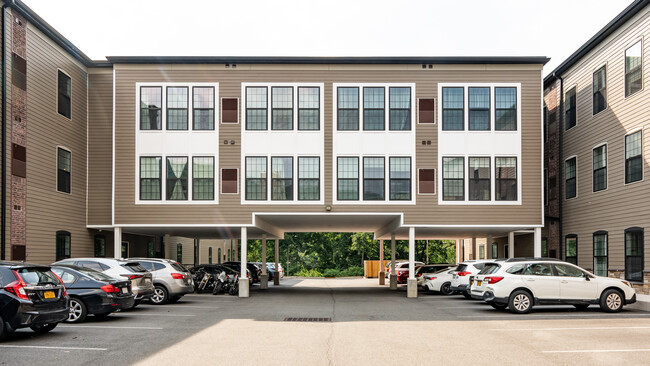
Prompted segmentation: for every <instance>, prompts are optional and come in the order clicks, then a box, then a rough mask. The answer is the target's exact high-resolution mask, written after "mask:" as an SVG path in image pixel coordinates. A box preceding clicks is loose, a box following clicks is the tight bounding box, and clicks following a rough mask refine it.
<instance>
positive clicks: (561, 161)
mask: <svg viewBox="0 0 650 366" xmlns="http://www.w3.org/2000/svg"><path fill="white" fill-rule="evenodd" d="M553 76H554V77H556V78H557V79H558V80H560V107H559V108H560V123H559V124H558V127H559V129H560V133H559V134H558V135H559V141H558V145H559V146H558V148H559V150H560V153H559V159H558V160H559V161H558V164H559V166H558V173H559V174H558V178H559V179H560V181H559V182H558V183H559V184H558V187H562V177H563V176H564V146H563V145H562V136H563V135H564V127H565V126H564V123H565V121H564V119H565V115H564V80H562V77H561V76H559V75H557V74H555V73H553ZM563 197H564V192H563V191H562V190H561V189H558V217H559V218H558V221H559V223H558V225H560V228H559V230H558V231H559V233H560V240H559V244H560V245H559V249H560V253H558V254H559V255H560V259H564V258H565V257H564V255H563V253H564V252H563V251H562V247H563V245H564V240H563V238H564V235H563V232H562V201H563V200H564V198H563Z"/></svg>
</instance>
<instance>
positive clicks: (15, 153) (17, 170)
mask: <svg viewBox="0 0 650 366" xmlns="http://www.w3.org/2000/svg"><path fill="white" fill-rule="evenodd" d="M11 157H12V160H11V174H13V175H15V176H18V177H22V178H25V177H27V149H26V148H25V147H24V146H21V145H18V144H13V148H12V153H11Z"/></svg>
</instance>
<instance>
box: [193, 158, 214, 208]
mask: <svg viewBox="0 0 650 366" xmlns="http://www.w3.org/2000/svg"><path fill="white" fill-rule="evenodd" d="M192 199H193V200H213V199H214V158H213V157H210V156H203V157H197V156H195V157H193V158H192Z"/></svg>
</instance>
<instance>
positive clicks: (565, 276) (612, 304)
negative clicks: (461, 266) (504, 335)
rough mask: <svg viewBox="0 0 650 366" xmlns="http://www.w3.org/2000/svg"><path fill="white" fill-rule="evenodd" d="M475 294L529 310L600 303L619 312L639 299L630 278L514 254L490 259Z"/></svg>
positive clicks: (517, 310) (502, 305) (476, 282)
mask: <svg viewBox="0 0 650 366" xmlns="http://www.w3.org/2000/svg"><path fill="white" fill-rule="evenodd" d="M472 297H473V298H475V299H482V300H485V301H486V302H487V303H488V304H490V305H491V306H492V307H494V308H495V309H505V308H506V307H507V308H509V309H510V311H511V312H513V313H518V314H524V313H528V312H529V311H530V310H531V309H532V308H533V306H534V305H566V304H569V305H573V306H575V307H576V308H578V309H586V308H587V307H588V306H589V305H590V304H599V305H600V308H601V309H602V310H603V311H606V312H617V311H620V310H621V309H622V308H623V305H627V304H632V303H634V302H636V293H635V292H634V289H633V288H632V286H631V285H630V283H629V282H627V281H623V280H619V279H616V278H610V277H601V276H595V275H593V274H591V273H589V272H587V271H585V270H584V269H582V268H580V267H578V266H575V265H573V264H571V263H567V262H563V261H560V260H557V259H556V260H554V259H548V258H537V259H535V258H512V259H509V260H507V261H505V262H500V263H497V262H495V263H488V264H486V265H485V268H484V269H483V271H481V273H479V274H478V275H477V276H476V278H475V280H474V285H473V286H472Z"/></svg>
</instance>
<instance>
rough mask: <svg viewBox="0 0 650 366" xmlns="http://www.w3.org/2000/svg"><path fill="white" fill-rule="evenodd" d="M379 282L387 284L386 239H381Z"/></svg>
mask: <svg viewBox="0 0 650 366" xmlns="http://www.w3.org/2000/svg"><path fill="white" fill-rule="evenodd" d="M379 284H380V285H385V284H386V272H384V239H379Z"/></svg>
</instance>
